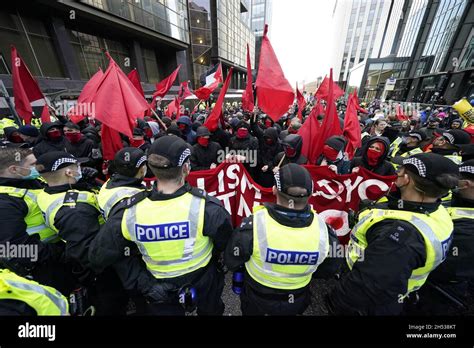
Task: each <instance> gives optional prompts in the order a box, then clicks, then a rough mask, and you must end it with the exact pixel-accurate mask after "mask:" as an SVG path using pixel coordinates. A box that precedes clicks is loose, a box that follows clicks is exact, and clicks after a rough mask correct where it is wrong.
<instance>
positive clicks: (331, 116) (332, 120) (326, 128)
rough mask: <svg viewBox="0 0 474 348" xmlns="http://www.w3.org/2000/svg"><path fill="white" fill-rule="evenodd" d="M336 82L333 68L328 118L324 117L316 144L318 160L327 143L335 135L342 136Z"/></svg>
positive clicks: (327, 109) (328, 101)
mask: <svg viewBox="0 0 474 348" xmlns="http://www.w3.org/2000/svg"><path fill="white" fill-rule="evenodd" d="M334 85H335V84H334V82H333V80H332V68H331V73H330V74H329V89H328V99H327V107H326V116H325V117H324V120H323V124H322V125H321V133H320V136H319V137H318V141H317V143H316V148H315V149H314V152H315V154H316V158H318V157H319V156H320V155H321V153H322V152H323V147H324V143H325V141H326V140H327V139H328V138H330V137H332V136H333V135H341V134H342V130H341V125H340V124H339V117H337V110H336V103H335V100H334V99H335V98H334V91H333V87H334Z"/></svg>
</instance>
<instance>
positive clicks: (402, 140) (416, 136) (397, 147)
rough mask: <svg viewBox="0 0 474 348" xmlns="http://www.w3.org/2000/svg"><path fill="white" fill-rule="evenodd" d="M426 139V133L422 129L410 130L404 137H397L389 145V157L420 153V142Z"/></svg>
mask: <svg viewBox="0 0 474 348" xmlns="http://www.w3.org/2000/svg"><path fill="white" fill-rule="evenodd" d="M425 140H426V134H425V133H424V132H423V131H420V130H418V131H412V132H409V133H408V134H406V136H404V137H399V138H397V139H396V140H395V141H394V142H393V143H392V145H391V147H390V150H391V151H390V157H391V158H395V157H397V156H401V157H410V156H413V155H416V154H417V153H422V152H423V150H422V149H421V148H420V144H421V143H422V142H423V141H425Z"/></svg>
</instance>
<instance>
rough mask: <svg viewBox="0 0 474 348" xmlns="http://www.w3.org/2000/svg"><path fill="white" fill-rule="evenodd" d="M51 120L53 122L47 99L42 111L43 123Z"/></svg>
mask: <svg viewBox="0 0 474 348" xmlns="http://www.w3.org/2000/svg"><path fill="white" fill-rule="evenodd" d="M49 122H51V115H50V114H49V110H48V105H47V104H46V100H45V104H44V106H43V111H41V123H49Z"/></svg>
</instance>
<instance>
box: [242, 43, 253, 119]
mask: <svg viewBox="0 0 474 348" xmlns="http://www.w3.org/2000/svg"><path fill="white" fill-rule="evenodd" d="M252 84H253V81H252V63H251V61H250V49H249V44H247V87H246V88H245V91H244V93H242V109H244V110H245V111H248V112H253V108H254V98H253V86H252Z"/></svg>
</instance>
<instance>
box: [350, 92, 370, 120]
mask: <svg viewBox="0 0 474 348" xmlns="http://www.w3.org/2000/svg"><path fill="white" fill-rule="evenodd" d="M353 98H354V101H355V106H356V108H357V111H358V112H362V113H363V114H368V113H369V112H368V111H367V110H365V109H364V108H362V107H361V106H360V103H359V98H358V97H357V88H356V89H355V90H354V96H353Z"/></svg>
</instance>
